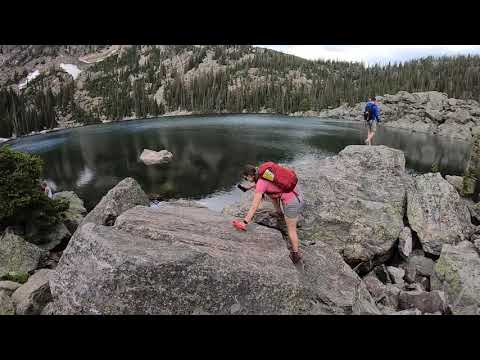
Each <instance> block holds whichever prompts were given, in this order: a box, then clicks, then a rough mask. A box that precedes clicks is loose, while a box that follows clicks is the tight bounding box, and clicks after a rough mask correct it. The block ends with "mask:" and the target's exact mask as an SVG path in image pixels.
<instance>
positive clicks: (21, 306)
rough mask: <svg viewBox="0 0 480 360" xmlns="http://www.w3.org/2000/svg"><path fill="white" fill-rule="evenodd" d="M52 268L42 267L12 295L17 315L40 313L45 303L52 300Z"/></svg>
mask: <svg viewBox="0 0 480 360" xmlns="http://www.w3.org/2000/svg"><path fill="white" fill-rule="evenodd" d="M51 272H52V270H48V269H41V270H38V271H37V272H36V273H35V274H33V275H32V276H30V278H29V279H28V281H27V282H26V283H25V284H24V285H22V286H20V287H19V288H18V289H17V290H15V292H14V293H13V295H12V300H13V302H14V304H15V311H16V314H17V315H40V313H41V312H42V310H43V308H44V307H45V305H47V304H48V303H49V302H50V301H51V300H52V295H51V293H50V286H49V276H50V275H51Z"/></svg>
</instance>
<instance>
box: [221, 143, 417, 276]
mask: <svg viewBox="0 0 480 360" xmlns="http://www.w3.org/2000/svg"><path fill="white" fill-rule="evenodd" d="M290 167H292V168H293V169H294V170H295V171H296V173H297V175H298V178H299V187H300V188H301V191H302V193H303V194H304V197H305V203H306V206H305V210H304V213H303V221H302V222H301V226H300V229H299V237H300V239H301V241H303V242H304V243H312V242H316V241H322V242H325V243H326V244H328V245H330V246H331V247H332V248H333V249H335V250H336V251H338V252H339V253H340V254H342V255H343V257H344V259H345V260H346V261H347V262H348V263H349V264H350V265H352V266H359V268H358V269H360V270H362V271H364V272H367V271H368V270H370V269H371V268H372V267H373V266H374V265H375V264H377V263H382V262H383V261H385V260H386V259H387V258H388V257H389V256H390V255H391V253H392V252H393V248H394V246H395V243H396V241H397V239H398V237H399V234H400V232H401V231H402V229H403V228H404V224H403V215H404V213H405V202H406V187H407V184H408V182H409V178H408V177H407V176H406V175H405V172H404V170H405V157H404V155H403V152H401V151H399V150H395V149H390V148H388V147H386V146H360V145H351V146H347V147H346V148H345V149H344V150H343V151H341V152H340V153H339V154H338V156H333V157H329V158H325V159H321V160H318V159H312V158H309V157H306V158H303V159H302V160H299V161H296V162H294V163H293V164H292V165H291V166H290ZM247 196H249V195H245V199H248V198H247ZM250 196H251V195H250ZM249 206H250V203H249V202H248V201H243V200H242V202H240V203H239V204H237V205H234V206H229V207H227V208H226V209H224V213H226V214H229V215H232V216H244V215H245V214H246V212H247V211H248V208H249ZM271 211H273V207H271V205H270V204H268V202H267V204H266V206H265V208H262V209H261V210H260V211H259V214H258V215H257V216H256V217H255V218H254V221H256V222H257V223H262V224H265V225H267V226H271V227H276V226H277V225H276V220H273V219H272V217H271V216H268V213H269V212H271Z"/></svg>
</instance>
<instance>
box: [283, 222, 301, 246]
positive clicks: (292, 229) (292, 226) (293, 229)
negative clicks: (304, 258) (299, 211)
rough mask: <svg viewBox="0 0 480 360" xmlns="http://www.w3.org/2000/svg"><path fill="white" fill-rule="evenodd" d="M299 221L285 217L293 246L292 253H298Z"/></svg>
mask: <svg viewBox="0 0 480 360" xmlns="http://www.w3.org/2000/svg"><path fill="white" fill-rule="evenodd" d="M297 220H298V217H296V218H289V217H286V216H285V222H286V223H287V232H288V238H289V239H290V243H291V244H292V251H298V246H299V243H300V241H299V240H298V235H297Z"/></svg>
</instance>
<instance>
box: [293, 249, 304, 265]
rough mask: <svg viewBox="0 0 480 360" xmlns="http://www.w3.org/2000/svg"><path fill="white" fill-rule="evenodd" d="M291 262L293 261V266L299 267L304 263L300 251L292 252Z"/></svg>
mask: <svg viewBox="0 0 480 360" xmlns="http://www.w3.org/2000/svg"><path fill="white" fill-rule="evenodd" d="M290 260H292V262H293V264H295V265H297V264H298V263H299V262H300V261H302V255H301V254H300V252H299V251H290Z"/></svg>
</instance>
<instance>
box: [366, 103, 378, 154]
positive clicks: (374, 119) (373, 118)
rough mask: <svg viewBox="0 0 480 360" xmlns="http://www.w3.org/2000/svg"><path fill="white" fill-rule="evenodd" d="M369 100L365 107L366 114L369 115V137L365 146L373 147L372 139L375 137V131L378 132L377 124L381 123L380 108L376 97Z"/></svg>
mask: <svg viewBox="0 0 480 360" xmlns="http://www.w3.org/2000/svg"><path fill="white" fill-rule="evenodd" d="M369 100H370V101H368V102H367V105H365V113H367V112H368V113H369V116H368V119H367V126H368V136H367V139H366V140H365V144H367V145H372V138H373V137H374V136H375V131H377V123H379V122H380V108H379V107H378V100H377V99H376V98H375V97H372V98H371V99H369ZM369 109H370V111H369Z"/></svg>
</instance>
